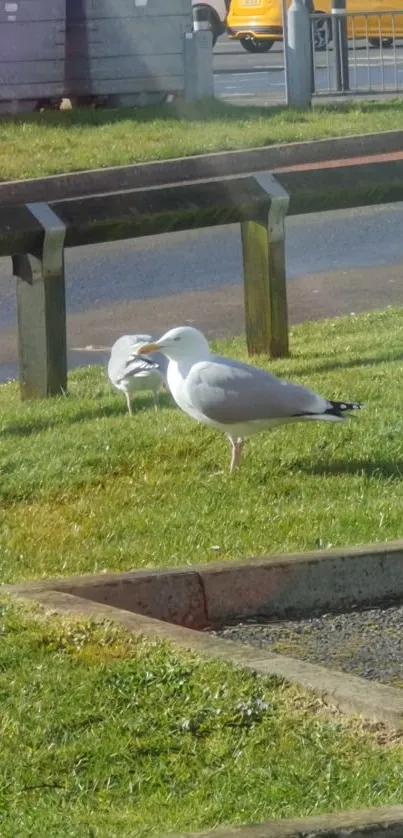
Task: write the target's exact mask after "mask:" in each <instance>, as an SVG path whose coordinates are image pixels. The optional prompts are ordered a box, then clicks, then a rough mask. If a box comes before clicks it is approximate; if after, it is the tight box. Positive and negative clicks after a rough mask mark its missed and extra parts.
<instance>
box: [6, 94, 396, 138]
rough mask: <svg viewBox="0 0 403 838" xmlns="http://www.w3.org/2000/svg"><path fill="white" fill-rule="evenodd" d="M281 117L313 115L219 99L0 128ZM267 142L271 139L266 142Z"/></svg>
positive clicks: (359, 106) (372, 105) (38, 118)
mask: <svg viewBox="0 0 403 838" xmlns="http://www.w3.org/2000/svg"><path fill="white" fill-rule="evenodd" d="M396 109H400V110H403V103H402V102H401V100H398V99H396V100H395V99H391V100H388V101H387V102H380V101H370V102H368V101H365V102H362V103H357V102H342V103H337V104H326V105H322V106H321V107H317V108H315V112H314V113H317V114H318V116H320V115H329V116H330V115H331V114H346V115H348V114H349V113H355V114H356V113H357V110H359V112H360V113H362V114H368V113H369V114H378V113H383V114H388V113H391V114H392V115H393V116H394V117H395V116H396ZM277 115H279V116H281V118H282V120H284V121H285V122H295V120H296V116H297V117H298V121H299V122H311V121H312V114H307V113H306V111H298V110H291V109H289V108H287V106H286V105H273V106H272V107H270V108H269V109H268V108H267V107H259V106H254V105H231V104H230V103H227V102H223V101H220V100H219V99H211V100H206V101H204V102H199V103H196V104H190V103H185V102H182V101H178V102H173V103H172V104H169V105H159V106H145V107H141V108H117V109H110V110H108V109H96V108H77V109H74V110H70V111H67V110H66V111H44V112H42V113H26V114H16V115H7V116H3V117H1V119H0V125H1V124H2V123H3V124H6V123H10V122H13V123H15V124H18V123H20V124H21V123H24V124H26V123H30V124H36V125H43V126H49V127H52V126H55V127H60V126H61V125H62V126H70V125H71V126H72V127H73V126H76V125H77V126H94V127H95V126H98V125H99V126H102V125H110V124H113V123H118V122H124V121H130V122H133V121H135V122H138V123H147V122H154V121H156V120H169V121H172V120H177V121H181V120H186V121H187V122H211V121H216V120H217V119H223V120H225V121H226V122H240V121H242V120H247V121H248V122H257V121H259V120H261V119H262V118H264V119H268V117H275V116H277ZM268 142H270V139H269V138H268Z"/></svg>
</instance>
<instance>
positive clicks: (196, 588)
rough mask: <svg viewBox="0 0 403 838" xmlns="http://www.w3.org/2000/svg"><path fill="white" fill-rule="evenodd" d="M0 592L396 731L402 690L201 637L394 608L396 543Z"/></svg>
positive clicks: (400, 574)
mask: <svg viewBox="0 0 403 838" xmlns="http://www.w3.org/2000/svg"><path fill="white" fill-rule="evenodd" d="M2 590H3V591H5V592H9V593H11V594H13V595H17V596H22V597H26V598H30V599H34V600H37V601H39V602H41V603H42V604H43V605H44V606H45V607H46V608H48V609H52V610H54V611H56V612H65V613H66V612H67V613H69V612H71V613H75V614H80V615H86V616H87V617H88V616H91V617H93V618H95V619H100V620H102V619H115V620H117V621H118V622H120V623H122V624H123V625H125V627H126V628H127V629H129V630H130V631H135V632H140V633H142V634H145V635H147V636H151V637H154V638H155V637H159V638H162V639H165V640H170V641H173V642H174V643H177V644H179V645H181V646H183V647H186V648H188V649H192V650H194V651H196V652H197V653H198V654H201V655H203V656H205V657H209V658H218V659H220V660H223V661H227V662H230V663H232V664H234V665H236V666H241V667H246V668H248V669H252V670H255V671H258V672H261V673H264V674H266V675H269V674H270V675H277V676H280V677H282V678H284V679H286V680H288V681H291V682H294V683H298V684H300V685H302V686H303V687H306V688H309V689H311V690H313V691H314V692H316V693H317V694H320V695H321V696H322V697H323V698H324V699H325V700H327V701H329V702H330V703H332V704H333V705H336V706H338V707H339V708H340V709H341V710H342V711H344V712H348V713H358V714H361V715H363V716H364V717H366V718H368V719H371V720H373V721H377V722H383V723H387V724H389V725H392V726H393V727H394V728H403V690H400V689H396V688H394V687H389V686H385V685H383V684H378V683H376V682H370V681H368V680H365V679H363V678H360V677H357V676H353V675H347V674H346V673H344V672H339V671H331V670H328V669H325V668H324V667H322V666H318V665H316V664H312V663H308V662H306V661H302V660H297V659H294V658H292V657H287V656H283V655H278V654H273V653H270V652H268V651H267V650H265V649H259V648H255V647H253V646H250V645H247V644H244V643H237V642H231V641H230V640H221V639H218V638H216V637H212V636H211V635H209V634H207V631H208V630H210V629H212V628H218V627H220V626H222V625H224V624H228V623H230V622H236V621H238V622H240V621H245V620H251V619H254V618H260V619H262V618H264V619H267V620H270V619H293V618H299V617H308V616H309V617H311V616H314V615H320V614H323V613H324V612H338V611H348V610H349V609H353V608H355V609H357V608H366V607H370V606H374V605H382V604H391V603H399V602H403V541H399V542H393V543H386V544H379V545H369V546H363V547H355V548H345V549H339V548H336V549H331V550H325V551H315V552H312V553H304V554H295V555H277V556H270V557H267V558H259V559H250V560H249V561H244V562H241V563H237V564H230V563H227V564H210V565H203V566H192V567H189V568H179V569H173V570H144V571H132V572H126V573H102V574H97V575H92V576H90V575H88V576H81V577H71V578H67V579H55V580H47V581H43V582H35V583H30V584H24V585H14V586H3V588H2ZM402 835H403V833H402Z"/></svg>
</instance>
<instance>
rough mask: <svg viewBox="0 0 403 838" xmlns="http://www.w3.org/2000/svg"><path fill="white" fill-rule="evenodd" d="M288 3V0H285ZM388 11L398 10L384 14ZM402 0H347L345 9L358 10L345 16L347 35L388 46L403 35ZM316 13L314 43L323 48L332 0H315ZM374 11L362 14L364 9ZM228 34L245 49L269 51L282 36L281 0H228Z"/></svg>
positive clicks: (328, 34) (327, 39)
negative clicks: (318, 17) (320, 17)
mask: <svg viewBox="0 0 403 838" xmlns="http://www.w3.org/2000/svg"><path fill="white" fill-rule="evenodd" d="M288 5H291V0H288ZM385 5H386V6H387V9H388V11H389V12H390V11H393V10H395V9H396V12H399V11H400V12H401V14H396V15H393V16H392V15H390V14H384V13H383V10H384V9H385ZM401 10H402V0H347V12H354V13H360V14H358V16H357V17H348V18H347V21H348V23H347V28H348V37H349V38H353V37H354V38H356V39H358V38H360V39H361V38H365V39H368V41H369V43H370V44H371V46H373V47H377V46H379V45H380V42H381V41H382V46H384V47H387V46H391V45H392V43H393V39H394V38H403V12H402V11H401ZM312 11H314V12H315V14H323V20H321V19H316V21H315V23H314V45H315V49H316V50H322V49H325V48H326V46H327V44H328V43H329V42H330V41H331V39H332V26H331V20H330V17H328V15H330V14H331V11H332V2H331V0H317V2H316V5H315V6H314V7H313V8H312ZM368 12H375V13H376V14H374V15H370V16H368V17H366V16H365V13H368ZM227 33H228V37H229V38H232V39H236V40H239V41H240V43H241V44H242V46H243V48H244V49H246V50H247V51H248V52H268V51H269V49H271V47H272V46H273V44H274V43H275V42H276V41H282V39H283V23H282V5H281V0H231V5H230V9H229V12H228V15H227Z"/></svg>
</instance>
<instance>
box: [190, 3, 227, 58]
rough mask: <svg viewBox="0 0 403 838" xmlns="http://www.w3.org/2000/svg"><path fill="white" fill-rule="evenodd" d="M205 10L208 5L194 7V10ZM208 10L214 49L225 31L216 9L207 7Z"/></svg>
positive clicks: (202, 4) (201, 4)
mask: <svg viewBox="0 0 403 838" xmlns="http://www.w3.org/2000/svg"><path fill="white" fill-rule="evenodd" d="M205 8H206V5H205V4H204V3H200V4H199V5H197V6H193V9H205ZM207 9H208V16H209V21H210V26H211V34H212V36H213V47H214V46H215V44H216V42H217V38H218V36H219V35H221V33H222V31H223V27H222V24H221V21H220V19H219V17H218V15H217V14H216V13H215V11H214V9H212V8H211V7H210V6H207Z"/></svg>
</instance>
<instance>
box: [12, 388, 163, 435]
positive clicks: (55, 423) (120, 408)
mask: <svg viewBox="0 0 403 838" xmlns="http://www.w3.org/2000/svg"><path fill="white" fill-rule="evenodd" d="M158 404H159V406H160V407H170V406H172V404H173V402H172V398H171V396H170V395H169V394H168V393H163V394H161V395H160V397H159V402H158ZM133 411H134V413H135V414H136V413H143V412H146V411H147V412H149V413H150V416H154V400H153V398H152V397H150V399H147V400H146V399H142V400H141V401H137V403H136V402H135V401H133ZM117 416H121V417H122V418H125V416H126V418H127V421H128V422H130V416H129V414H128V411H127V407H126V402H122V403H121V404H120V403H119V400H117V401H116V404H115V403H114V404H110V405H98V406H97V405H94V407H93V408H86V409H85V410H78V411H77V413H74V415H72V416H63V415H62V414H61V415H59V416H55V417H51V418H49V419H41V418H38V419H31V420H30V419H27V418H26V419H24V420H21V422H13V423H10V424H9V425H8V426H7V427H6V428H4V430H2V432H1V435H2V437H5V436H16V437H26V436H31V435H32V434H36V433H40V432H41V431H47V430H50V429H51V428H57V427H60V426H63V425H74V424H78V423H80V422H86V421H90V420H91V419H109V418H111V417H117Z"/></svg>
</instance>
